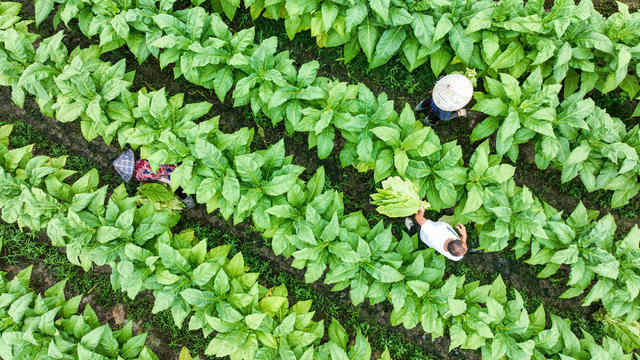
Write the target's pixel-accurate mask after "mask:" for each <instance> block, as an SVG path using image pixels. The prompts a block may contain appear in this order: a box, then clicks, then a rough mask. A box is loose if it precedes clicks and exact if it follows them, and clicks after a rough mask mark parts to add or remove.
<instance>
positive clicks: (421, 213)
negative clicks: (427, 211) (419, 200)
mask: <svg viewBox="0 0 640 360" xmlns="http://www.w3.org/2000/svg"><path fill="white" fill-rule="evenodd" d="M414 219H416V222H417V223H418V225H420V226H422V224H424V223H425V222H426V221H427V220H426V219H425V218H424V205H422V204H420V210H418V212H417V213H416V216H414Z"/></svg>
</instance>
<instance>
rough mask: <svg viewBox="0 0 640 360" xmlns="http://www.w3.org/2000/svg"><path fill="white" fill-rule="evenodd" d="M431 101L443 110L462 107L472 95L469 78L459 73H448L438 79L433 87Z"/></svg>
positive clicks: (453, 109) (471, 85)
mask: <svg viewBox="0 0 640 360" xmlns="http://www.w3.org/2000/svg"><path fill="white" fill-rule="evenodd" d="M431 96H433V102H434V103H435V104H436V106H437V107H438V108H440V109H442V110H444V111H455V110H459V109H462V108H463V107H464V106H465V105H467V104H468V103H469V101H471V98H472V97H473V84H471V80H469V79H467V77H466V76H464V75H461V74H450V75H447V76H445V77H443V78H442V79H440V80H438V81H437V82H436V84H435V86H434V87H433V93H432V94H431Z"/></svg>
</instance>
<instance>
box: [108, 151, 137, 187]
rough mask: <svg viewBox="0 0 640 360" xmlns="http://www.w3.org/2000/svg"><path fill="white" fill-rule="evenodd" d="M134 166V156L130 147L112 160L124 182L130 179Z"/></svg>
mask: <svg viewBox="0 0 640 360" xmlns="http://www.w3.org/2000/svg"><path fill="white" fill-rule="evenodd" d="M135 166H136V157H135V155H134V154H133V150H131V149H129V150H127V151H125V152H123V153H122V154H121V155H120V156H118V158H117V159H115V160H113V167H114V168H115V169H116V171H117V172H118V175H120V177H121V178H122V181H124V182H129V180H131V176H132V175H133V171H134V169H135Z"/></svg>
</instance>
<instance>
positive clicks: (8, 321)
mask: <svg viewBox="0 0 640 360" xmlns="http://www.w3.org/2000/svg"><path fill="white" fill-rule="evenodd" d="M31 268H32V267H31V266H29V267H28V268H26V269H24V270H22V271H21V272H20V273H18V274H17V275H16V276H15V277H14V278H13V279H12V280H11V281H8V280H7V279H6V277H5V274H4V273H0V294H2V297H1V299H2V301H0V320H1V321H0V334H1V336H0V357H2V358H3V359H7V360H10V359H44V358H50V359H98V358H99V359H116V358H117V359H136V360H158V357H157V356H156V355H155V354H154V353H153V352H152V351H151V350H149V348H147V347H145V345H144V344H145V341H146V338H147V334H145V333H143V334H139V335H136V336H133V331H132V325H133V323H132V322H131V321H129V322H128V323H127V324H126V325H125V326H124V327H123V328H122V329H120V330H118V331H112V330H111V328H110V327H109V325H108V324H104V325H103V324H101V323H100V321H99V320H98V317H97V316H96V313H95V312H94V311H93V309H91V306H90V305H86V306H85V308H84V311H83V312H82V313H79V312H78V308H79V306H80V303H81V301H82V295H78V296H75V297H73V298H71V299H66V297H65V294H64V289H65V284H66V281H61V282H59V283H57V284H55V285H53V286H52V287H50V288H49V289H47V290H46V291H45V292H44V293H43V294H42V295H40V294H37V293H34V292H33V291H32V290H31V289H29V284H30V281H31ZM43 295H44V296H43Z"/></svg>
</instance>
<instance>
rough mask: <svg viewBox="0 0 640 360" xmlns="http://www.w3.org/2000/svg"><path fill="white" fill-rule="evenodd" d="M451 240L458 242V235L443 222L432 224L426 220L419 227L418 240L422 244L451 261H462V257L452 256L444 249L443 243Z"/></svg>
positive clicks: (432, 222)
mask: <svg viewBox="0 0 640 360" xmlns="http://www.w3.org/2000/svg"><path fill="white" fill-rule="evenodd" d="M451 238H454V239H457V240H460V236H459V235H458V233H457V232H456V231H455V230H453V228H452V227H451V225H449V224H447V223H446V222H444V221H435V222H434V221H431V220H427V222H425V223H424V224H423V225H422V226H421V227H420V240H421V241H422V242H423V243H425V244H427V246H428V247H430V248H433V249H435V250H436V251H437V252H439V253H440V254H442V255H444V256H446V257H447V258H449V259H451V260H453V261H458V260H460V259H462V256H454V255H452V254H451V253H450V252H448V251H447V250H445V249H444V243H445V242H446V241H447V240H448V239H451Z"/></svg>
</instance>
